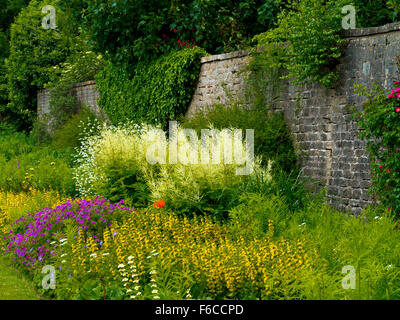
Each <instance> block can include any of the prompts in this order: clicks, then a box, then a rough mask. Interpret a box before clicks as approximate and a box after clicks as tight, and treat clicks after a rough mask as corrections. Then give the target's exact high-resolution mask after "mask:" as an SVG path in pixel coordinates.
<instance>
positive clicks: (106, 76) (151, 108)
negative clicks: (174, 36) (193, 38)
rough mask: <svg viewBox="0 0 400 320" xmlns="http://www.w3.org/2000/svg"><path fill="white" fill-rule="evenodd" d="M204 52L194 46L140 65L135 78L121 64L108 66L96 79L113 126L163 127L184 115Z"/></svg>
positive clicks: (102, 106) (100, 103) (101, 103)
mask: <svg viewBox="0 0 400 320" xmlns="http://www.w3.org/2000/svg"><path fill="white" fill-rule="evenodd" d="M205 55H207V53H206V52H205V50H203V49H201V48H199V47H194V48H186V49H182V50H179V51H175V52H172V53H170V54H168V55H163V56H161V57H159V58H158V59H156V60H154V61H151V62H146V63H145V62H142V63H138V64H137V66H136V70H135V74H134V76H133V78H130V76H129V72H128V71H127V70H126V68H124V66H121V65H115V64H111V63H109V64H108V66H106V68H105V69H104V70H103V71H102V72H100V73H99V75H98V76H97V77H96V83H97V88H98V90H99V92H100V95H101V97H100V99H99V101H98V103H99V106H100V107H101V108H103V110H104V111H105V112H106V114H107V116H108V118H109V119H110V120H111V121H112V122H113V123H114V124H117V123H121V122H124V121H126V120H131V121H134V122H135V123H149V124H160V125H161V126H163V127H166V126H167V124H168V121H169V120H171V119H176V118H177V117H178V116H180V115H181V114H183V113H185V112H186V110H187V107H188V105H189V103H190V100H191V98H192V95H193V93H194V90H195V84H196V81H197V78H198V75H199V72H200V59H201V57H203V56H205Z"/></svg>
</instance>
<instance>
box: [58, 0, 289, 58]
mask: <svg viewBox="0 0 400 320" xmlns="http://www.w3.org/2000/svg"><path fill="white" fill-rule="evenodd" d="M280 3H281V1H279V0H267V1H266V0H243V1H231V0H219V1H203V0H181V1H172V2H171V1H167V0H140V1H131V0H122V1H116V2H110V1H105V0H98V1H86V0H66V1H63V5H64V6H63V7H64V8H65V9H70V10H72V12H73V13H74V15H75V18H76V19H77V20H78V21H80V22H83V25H85V27H86V29H87V32H88V34H89V36H90V38H91V40H92V41H93V42H94V44H95V50H96V51H98V52H101V53H103V54H104V55H106V54H107V55H108V57H110V58H111V60H112V61H113V62H124V63H127V64H128V65H135V64H136V63H137V61H143V60H152V59H154V58H155V57H157V56H160V55H162V54H168V53H170V52H171V51H172V50H175V49H176V48H178V46H179V43H178V41H181V43H182V42H184V43H185V44H184V45H183V46H186V43H188V45H189V46H191V45H193V44H196V45H198V46H200V47H202V48H204V49H206V50H207V51H208V52H210V53H223V52H224V51H225V52H226V51H233V50H237V49H239V48H243V47H244V46H246V45H248V43H249V39H250V38H251V37H252V36H253V35H255V34H257V33H260V32H262V31H264V30H267V29H269V28H270V27H271V26H272V25H273V24H274V23H275V21H276V16H277V13H278V12H279V10H280V8H279V6H280Z"/></svg>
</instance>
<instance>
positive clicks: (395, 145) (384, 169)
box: [355, 82, 400, 216]
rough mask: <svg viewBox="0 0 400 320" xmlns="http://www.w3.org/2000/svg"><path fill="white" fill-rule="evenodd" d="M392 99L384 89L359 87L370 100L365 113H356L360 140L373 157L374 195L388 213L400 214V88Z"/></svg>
mask: <svg viewBox="0 0 400 320" xmlns="http://www.w3.org/2000/svg"><path fill="white" fill-rule="evenodd" d="M395 86H396V88H395V89H393V90H392V92H391V93H390V94H389V95H388V94H387V93H385V92H384V91H383V90H382V89H381V88H379V87H375V88H374V89H372V90H368V88H366V87H362V86H359V85H357V87H356V89H357V90H356V91H357V92H358V93H359V94H360V95H363V96H365V97H367V98H368V100H367V101H366V102H365V103H364V105H363V111H362V112H358V113H355V116H356V120H357V121H358V124H359V126H360V128H361V129H362V130H361V131H360V138H362V139H366V141H367V150H368V152H369V154H370V160H371V170H372V173H373V176H372V182H373V185H372V188H371V191H372V192H373V193H374V194H375V195H376V196H378V198H379V200H380V201H381V202H382V203H383V204H385V205H386V206H387V207H388V209H391V210H393V212H394V213H395V214H396V215H397V216H398V215H399V214H400V192H399V191H400V176H399V169H400V157H399V148H400V139H399V137H400V131H399V124H400V117H399V116H400V108H399V101H400V100H399V99H400V98H399V97H400V94H399V92H400V86H399V83H398V82H396V84H395Z"/></svg>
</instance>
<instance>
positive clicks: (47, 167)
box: [0, 133, 75, 196]
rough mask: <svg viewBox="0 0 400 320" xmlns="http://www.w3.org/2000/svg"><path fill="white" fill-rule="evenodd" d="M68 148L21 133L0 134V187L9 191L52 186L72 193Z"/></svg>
mask: <svg viewBox="0 0 400 320" xmlns="http://www.w3.org/2000/svg"><path fill="white" fill-rule="evenodd" d="M71 165H72V158H71V153H70V151H69V150H63V151H54V150H52V149H51V148H49V147H46V146H37V145H35V142H34V139H33V138H32V137H27V136H25V135H24V134H23V133H13V134H3V135H0V168H1V170H0V189H3V190H5V191H12V192H21V191H27V190H29V189H30V188H33V189H38V190H55V191H59V192H60V193H61V194H64V195H70V196H74V195H75V183H74V181H73V178H72V171H71Z"/></svg>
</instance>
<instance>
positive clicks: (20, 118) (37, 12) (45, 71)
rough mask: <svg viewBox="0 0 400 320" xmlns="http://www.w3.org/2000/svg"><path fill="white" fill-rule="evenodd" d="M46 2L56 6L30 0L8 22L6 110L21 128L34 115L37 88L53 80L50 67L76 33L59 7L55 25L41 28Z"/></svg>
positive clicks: (60, 59) (29, 123) (26, 126)
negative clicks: (27, 4) (9, 24)
mask: <svg viewBox="0 0 400 320" xmlns="http://www.w3.org/2000/svg"><path fill="white" fill-rule="evenodd" d="M45 5H53V6H55V7H56V8H58V7H57V4H56V1H37V0H33V1H31V2H30V4H29V6H28V7H26V8H24V9H23V10H22V11H21V13H20V14H19V15H18V17H17V18H16V20H15V23H14V24H13V25H12V26H11V42H10V56H9V57H8V59H7V62H6V66H7V77H8V90H9V100H10V103H9V104H8V106H7V110H6V113H7V117H8V118H9V121H13V122H15V123H17V125H18V128H19V129H20V130H22V129H23V130H26V131H29V130H30V128H31V126H32V122H33V120H34V119H35V116H36V107H37V104H36V100H37V98H36V94H37V91H38V90H40V89H43V87H44V86H45V84H46V83H48V82H49V81H52V80H54V78H55V71H54V69H53V67H55V66H57V65H58V64H59V63H61V62H63V61H65V59H66V57H67V56H68V55H69V54H70V52H71V50H70V48H71V42H73V38H74V37H75V36H76V35H77V30H75V29H74V25H73V24H72V23H71V21H70V20H69V19H68V17H67V16H66V15H65V14H64V13H63V12H62V11H61V10H60V9H59V8H58V9H57V25H58V27H57V29H55V30H52V29H44V28H43V27H42V19H43V16H44V15H42V12H41V8H42V7H44V6H45Z"/></svg>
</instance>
